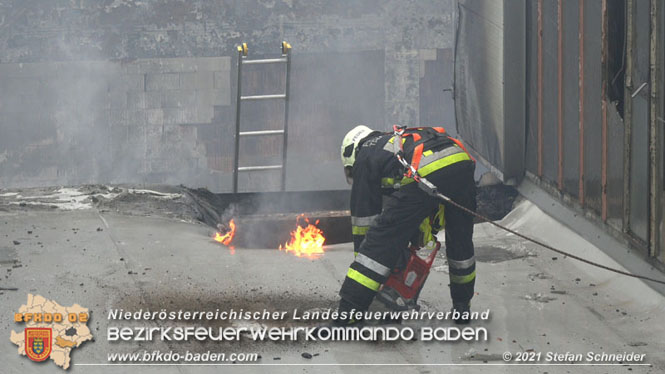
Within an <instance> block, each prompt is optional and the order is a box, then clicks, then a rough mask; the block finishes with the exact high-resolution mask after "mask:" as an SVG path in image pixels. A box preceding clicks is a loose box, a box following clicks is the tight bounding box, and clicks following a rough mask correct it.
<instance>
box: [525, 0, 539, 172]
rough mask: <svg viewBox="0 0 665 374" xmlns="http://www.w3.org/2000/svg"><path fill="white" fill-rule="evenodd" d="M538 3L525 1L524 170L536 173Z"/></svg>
mask: <svg viewBox="0 0 665 374" xmlns="http://www.w3.org/2000/svg"><path fill="white" fill-rule="evenodd" d="M537 8H538V4H537V2H536V1H527V2H526V160H525V166H526V170H528V171H529V172H531V173H532V174H534V175H535V174H538V55H537V54H538V24H537V23H538V9H537Z"/></svg>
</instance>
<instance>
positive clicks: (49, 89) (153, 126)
mask: <svg viewBox="0 0 665 374" xmlns="http://www.w3.org/2000/svg"><path fill="white" fill-rule="evenodd" d="M452 22H453V6H452V1H416V0H412V1H400V0H388V1H380V0H365V1H354V2H346V1H343V2H340V1H333V0H314V1H296V0H248V1H233V0H218V1H203V0H194V1H176V0H166V1H157V0H149V1H134V0H124V1H118V0H105V1H87V0H75V1H69V0H48V1H47V0H29V1H25V0H20V1H19V0H12V1H6V2H3V3H2V4H0V134H1V136H0V187H4V188H6V187H15V186H34V185H53V184H76V183H97V182H99V183H123V182H134V183H135V182H145V183H184V184H187V185H190V186H196V187H208V188H210V189H212V190H216V191H223V190H228V189H229V188H230V184H229V183H227V181H228V180H229V179H230V176H229V174H228V172H229V170H228V167H227V166H226V165H227V164H228V162H227V160H223V157H226V155H228V154H230V153H232V149H229V145H228V142H227V140H228V131H227V130H228V126H230V124H232V123H233V119H234V116H235V112H234V108H235V107H234V100H235V96H234V95H235V93H234V92H235V91H234V90H235V87H234V86H235V83H234V82H235V79H236V75H235V64H236V63H235V55H236V53H235V47H236V46H237V45H238V44H239V43H241V42H246V43H248V44H249V46H250V57H251V58H253V57H259V56H265V55H274V54H275V53H277V52H278V48H279V43H280V42H281V41H282V40H287V41H289V42H290V43H291V44H292V45H293V66H294V69H296V70H294V71H293V76H292V77H293V79H296V78H297V77H298V76H299V72H298V71H297V70H298V69H304V70H308V71H309V70H311V67H306V66H305V65H306V64H308V63H310V62H311V61H312V60H315V61H323V60H331V59H332V57H331V56H333V55H339V56H342V57H339V58H338V59H337V60H336V61H340V62H341V64H342V66H343V68H344V69H346V71H348V72H349V73H348V74H346V76H348V77H349V78H350V80H353V81H352V82H350V83H348V84H345V85H342V84H334V83H336V81H338V80H339V79H340V77H343V76H344V71H342V72H339V73H336V74H328V73H326V70H325V69H328V70H329V69H330V66H326V65H325V64H318V65H316V66H318V67H319V68H320V70H319V71H315V72H314V73H310V72H304V73H302V74H300V76H301V77H305V76H306V77H307V79H311V82H309V81H308V82H300V83H301V84H300V86H302V87H307V86H309V87H312V88H313V89H312V91H311V92H312V93H311V95H309V96H311V97H313V98H317V97H319V98H320V100H319V101H321V102H324V103H325V105H324V106H323V107H319V108H317V109H316V110H319V111H321V112H326V113H330V114H329V115H327V116H326V117H325V118H324V120H321V123H325V124H326V125H328V123H329V122H330V120H329V118H334V117H336V116H337V113H345V109H346V108H345V106H344V105H345V103H344V100H337V99H336V98H344V97H346V96H349V95H348V92H345V91H348V90H354V91H357V92H356V93H357V96H354V98H355V99H356V101H358V100H359V98H363V97H366V98H369V99H368V100H367V102H366V104H367V105H366V107H368V106H369V105H371V106H372V108H370V109H368V110H366V111H367V112H368V113H371V114H372V117H371V118H369V122H371V123H368V124H369V125H372V126H374V127H377V128H385V127H387V126H388V125H391V124H393V123H404V124H409V125H415V124H419V123H420V118H419V117H420V111H421V110H423V109H422V108H421V106H420V92H421V90H420V87H419V82H420V78H421V75H422V74H423V71H421V70H423V69H424V66H425V64H424V62H425V61H430V60H431V58H432V51H433V50H437V49H439V50H444V49H449V48H451V47H452V43H453V36H452V30H453V28H452ZM363 51H367V52H369V53H368V55H369V56H371V58H367V59H363V58H362V56H363V55H362V54H360V55H359V53H360V52H363ZM377 53H378V54H379V55H380V56H381V60H380V61H379V62H378V63H377V60H376V58H377V57H376V56H377ZM440 55H441V56H443V55H444V54H443V53H441V54H440ZM343 56H349V58H346V59H345V58H344V57H343ZM434 56H435V57H436V56H437V54H436V53H435V54H434ZM317 58H318V60H317ZM443 58H444V57H441V59H443ZM299 61H300V62H302V63H300V62H299ZM345 61H346V62H345ZM441 61H443V60H441ZM448 61H449V60H448ZM351 62H352V63H351ZM377 64H378V66H377ZM356 67H358V68H356ZM367 69H374V70H378V71H379V72H380V73H381V75H382V77H381V84H380V85H376V84H373V85H369V86H368V85H362V84H361V83H362V80H360V82H358V79H356V78H355V77H357V76H358V75H359V74H360V72H363V71H366V70H367ZM354 82H355V85H354ZM292 84H293V83H292ZM326 86H330V87H335V89H336V90H339V91H334V92H327V93H325V87H326ZM443 88H446V87H441V89H443ZM305 92H306V91H305V88H302V89H301V92H298V93H296V92H294V95H293V97H292V101H291V103H290V105H291V106H295V107H298V106H299V105H300V107H302V106H303V105H304V104H303V103H305V102H306V103H308V105H309V103H310V102H311V101H314V99H311V100H310V101H303V102H300V103H299V102H298V101H297V100H299V99H298V97H300V98H303V97H306V96H308V95H307V94H306V93H305ZM317 92H318V93H321V96H316V95H317ZM324 93H325V94H324ZM324 99H325V100H324ZM377 103H378V104H377ZM377 106H378V108H376V107H377ZM427 111H428V113H430V112H433V111H432V110H431V109H427ZM301 112H303V113H304V112H305V110H304V109H302V110H301ZM350 114H351V116H348V115H347V116H340V117H342V118H343V119H344V121H345V122H341V121H340V122H341V123H338V124H336V127H335V129H334V131H330V132H328V134H330V136H334V137H340V136H341V134H343V133H344V132H345V131H346V130H348V129H349V128H351V127H352V126H353V125H355V124H356V123H351V121H350V120H349V117H351V118H356V117H357V118H360V120H362V121H365V122H367V121H368V118H364V117H363V116H362V114H363V111H362V110H361V109H355V111H351V112H350ZM308 120H309V123H308V124H307V125H305V124H304V123H305V120H304V119H301V120H300V121H298V119H297V118H294V122H295V123H298V122H300V123H301V125H300V126H310V127H311V126H316V122H318V121H317V120H316V118H311V116H310V117H309V118H308ZM428 120H429V119H428ZM249 125H250V126H252V125H253V123H250V124H249ZM224 126H227V127H224ZM294 126H296V125H294ZM321 126H322V125H321ZM328 126H329V125H328ZM448 126H450V125H448ZM296 130H297V129H296ZM298 132H300V133H307V131H306V130H305V129H303V130H302V131H300V130H298V131H296V133H298ZM213 138H214V139H213ZM217 138H219V139H218V140H215V139H217ZM213 140H214V141H213ZM305 140H306V139H305ZM332 143H335V144H336V143H337V139H336V140H335V141H333V142H332ZM231 144H232V143H231ZM292 148H293V149H294V152H295V153H294V154H297V153H298V151H299V150H298V144H297V143H294V145H291V142H290V147H289V151H291V149H292ZM334 148H335V151H334V152H332V153H334V155H332V156H330V157H328V158H325V160H322V161H321V165H324V166H323V167H320V168H315V169H314V170H318V171H316V172H315V171H312V169H310V170H309V172H308V173H305V174H304V175H303V174H302V173H300V174H298V176H297V177H298V178H300V181H299V183H297V184H292V185H291V186H290V188H291V189H307V188H317V189H324V188H345V185H344V182H343V178H342V176H341V171H339V168H337V164H336V158H337V154H336V153H337V152H336V147H334ZM330 149H332V147H331V148H330ZM300 152H301V153H302V152H304V150H300ZM326 152H327V153H330V150H329V149H326ZM220 155H222V156H220ZM333 158H334V161H333ZM294 172H295V171H294ZM335 173H338V174H339V175H338V176H339V178H331V177H329V176H330V175H336V174H335ZM293 177H296V174H293V175H291V178H290V179H291V180H292V179H293ZM245 183H246V188H247V189H261V188H260V186H262V185H264V183H263V181H262V180H260V179H258V180H251V178H250V180H247V181H245ZM257 186H258V187H257Z"/></svg>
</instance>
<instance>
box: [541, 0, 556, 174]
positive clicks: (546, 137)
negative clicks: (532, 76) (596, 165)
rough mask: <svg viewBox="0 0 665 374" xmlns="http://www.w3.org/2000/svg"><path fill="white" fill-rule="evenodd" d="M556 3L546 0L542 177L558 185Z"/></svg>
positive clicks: (543, 58) (544, 9) (543, 49)
mask: <svg viewBox="0 0 665 374" xmlns="http://www.w3.org/2000/svg"><path fill="white" fill-rule="evenodd" d="M557 13H558V10H557V2H556V1H543V14H542V17H543V48H542V53H543V56H542V62H543V67H542V72H543V77H542V79H543V89H542V94H543V103H542V105H543V177H544V178H545V179H547V180H548V181H550V182H552V183H555V184H556V181H557V175H558V172H559V165H558V164H559V152H558V147H559V139H558V124H559V113H558V111H559V110H558V108H559V106H558V97H559V87H558V79H559V77H558V41H559V35H558V31H557V30H558V22H557Z"/></svg>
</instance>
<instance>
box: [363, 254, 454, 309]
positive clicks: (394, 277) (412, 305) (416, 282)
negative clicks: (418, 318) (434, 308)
mask: <svg viewBox="0 0 665 374" xmlns="http://www.w3.org/2000/svg"><path fill="white" fill-rule="evenodd" d="M439 249H441V243H439V242H438V241H437V242H436V247H435V248H434V250H433V251H432V253H430V254H429V256H427V257H426V258H424V259H423V258H421V257H420V256H418V248H417V247H413V246H412V247H411V248H410V251H411V257H410V258H409V260H408V262H407V264H406V266H405V267H404V268H403V269H401V270H398V271H394V272H393V273H392V274H391V275H390V277H389V278H388V280H387V281H386V283H385V284H384V285H383V286H382V287H381V289H380V290H379V293H378V294H377V295H376V297H377V299H378V300H379V301H381V302H382V303H383V304H384V305H386V306H387V307H389V308H391V309H393V310H400V311H402V310H409V309H416V310H417V309H420V307H419V306H418V304H417V301H418V296H419V295H420V290H421V289H422V288H423V285H424V284H425V280H427V276H428V275H429V272H430V269H431V268H432V264H433V263H434V259H435V258H436V254H437V253H438V252H439Z"/></svg>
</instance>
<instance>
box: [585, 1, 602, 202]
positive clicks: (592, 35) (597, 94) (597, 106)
mask: <svg viewBox="0 0 665 374" xmlns="http://www.w3.org/2000/svg"><path fill="white" fill-rule="evenodd" d="M584 6H585V8H584V17H585V18H584V84H585V85H584V194H585V197H584V201H585V204H586V205H587V207H589V208H590V209H592V210H593V211H594V212H596V213H598V214H600V210H601V170H602V169H601V156H602V136H601V131H602V122H601V121H602V118H601V117H602V116H601V80H602V66H601V56H600V52H601V21H602V13H601V1H600V0H585V1H584Z"/></svg>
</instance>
